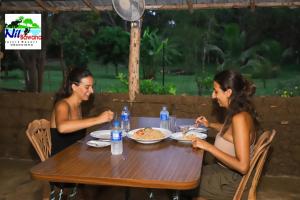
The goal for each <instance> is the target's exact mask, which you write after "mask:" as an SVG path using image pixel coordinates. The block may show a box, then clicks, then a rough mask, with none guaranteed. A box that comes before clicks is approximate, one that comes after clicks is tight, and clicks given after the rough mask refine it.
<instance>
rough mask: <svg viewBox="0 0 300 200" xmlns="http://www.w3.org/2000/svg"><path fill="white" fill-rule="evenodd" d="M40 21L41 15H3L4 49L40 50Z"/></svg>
mask: <svg viewBox="0 0 300 200" xmlns="http://www.w3.org/2000/svg"><path fill="white" fill-rule="evenodd" d="M41 21H42V20H41V14H5V30H4V35H5V49H7V50H14V49H17V50H36V49H41V48H42V24H41Z"/></svg>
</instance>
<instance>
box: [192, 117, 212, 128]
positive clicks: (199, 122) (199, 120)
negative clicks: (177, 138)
mask: <svg viewBox="0 0 300 200" xmlns="http://www.w3.org/2000/svg"><path fill="white" fill-rule="evenodd" d="M195 124H197V126H199V125H202V126H205V127H207V128H208V127H209V122H208V121H207V119H206V118H205V117H204V116H200V117H198V118H197V119H196V121H195Z"/></svg>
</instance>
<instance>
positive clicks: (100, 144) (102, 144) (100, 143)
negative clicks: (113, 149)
mask: <svg viewBox="0 0 300 200" xmlns="http://www.w3.org/2000/svg"><path fill="white" fill-rule="evenodd" d="M86 144H87V145H89V146H91V147H106V146H109V145H110V142H103V141H100V140H90V141H88V142H87V143H86Z"/></svg>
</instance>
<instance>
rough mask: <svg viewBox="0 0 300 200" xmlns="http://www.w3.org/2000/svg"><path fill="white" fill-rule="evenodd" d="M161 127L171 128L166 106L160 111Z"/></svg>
mask: <svg viewBox="0 0 300 200" xmlns="http://www.w3.org/2000/svg"><path fill="white" fill-rule="evenodd" d="M160 128H164V129H169V112H168V110H167V107H166V106H163V107H162V110H161V111H160Z"/></svg>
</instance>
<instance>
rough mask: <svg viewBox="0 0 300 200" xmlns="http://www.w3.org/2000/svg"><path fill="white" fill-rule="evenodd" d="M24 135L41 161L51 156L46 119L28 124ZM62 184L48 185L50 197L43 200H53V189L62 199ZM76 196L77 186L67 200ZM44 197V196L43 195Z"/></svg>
mask: <svg viewBox="0 0 300 200" xmlns="http://www.w3.org/2000/svg"><path fill="white" fill-rule="evenodd" d="M26 135H27V137H28V139H29V140H30V142H31V144H32V146H33V147H34V149H35V151H36V152H37V154H38V155H39V157H40V159H41V161H42V162H43V161H45V160H46V159H48V158H49V157H50V155H51V146H52V144H51V133H50V122H49V121H48V120H46V119H39V120H34V121H32V122H31V123H29V125H28V128H27V130H26ZM63 185H64V184H63V183H50V197H44V198H43V199H50V200H54V199H55V187H57V188H58V189H59V195H58V199H59V200H60V199H62V197H63V193H64V186H63ZM76 194H77V184H76V185H75V186H74V187H73V189H72V192H71V194H69V195H68V199H73V198H75V197H76ZM44 196H45V194H44Z"/></svg>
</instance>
